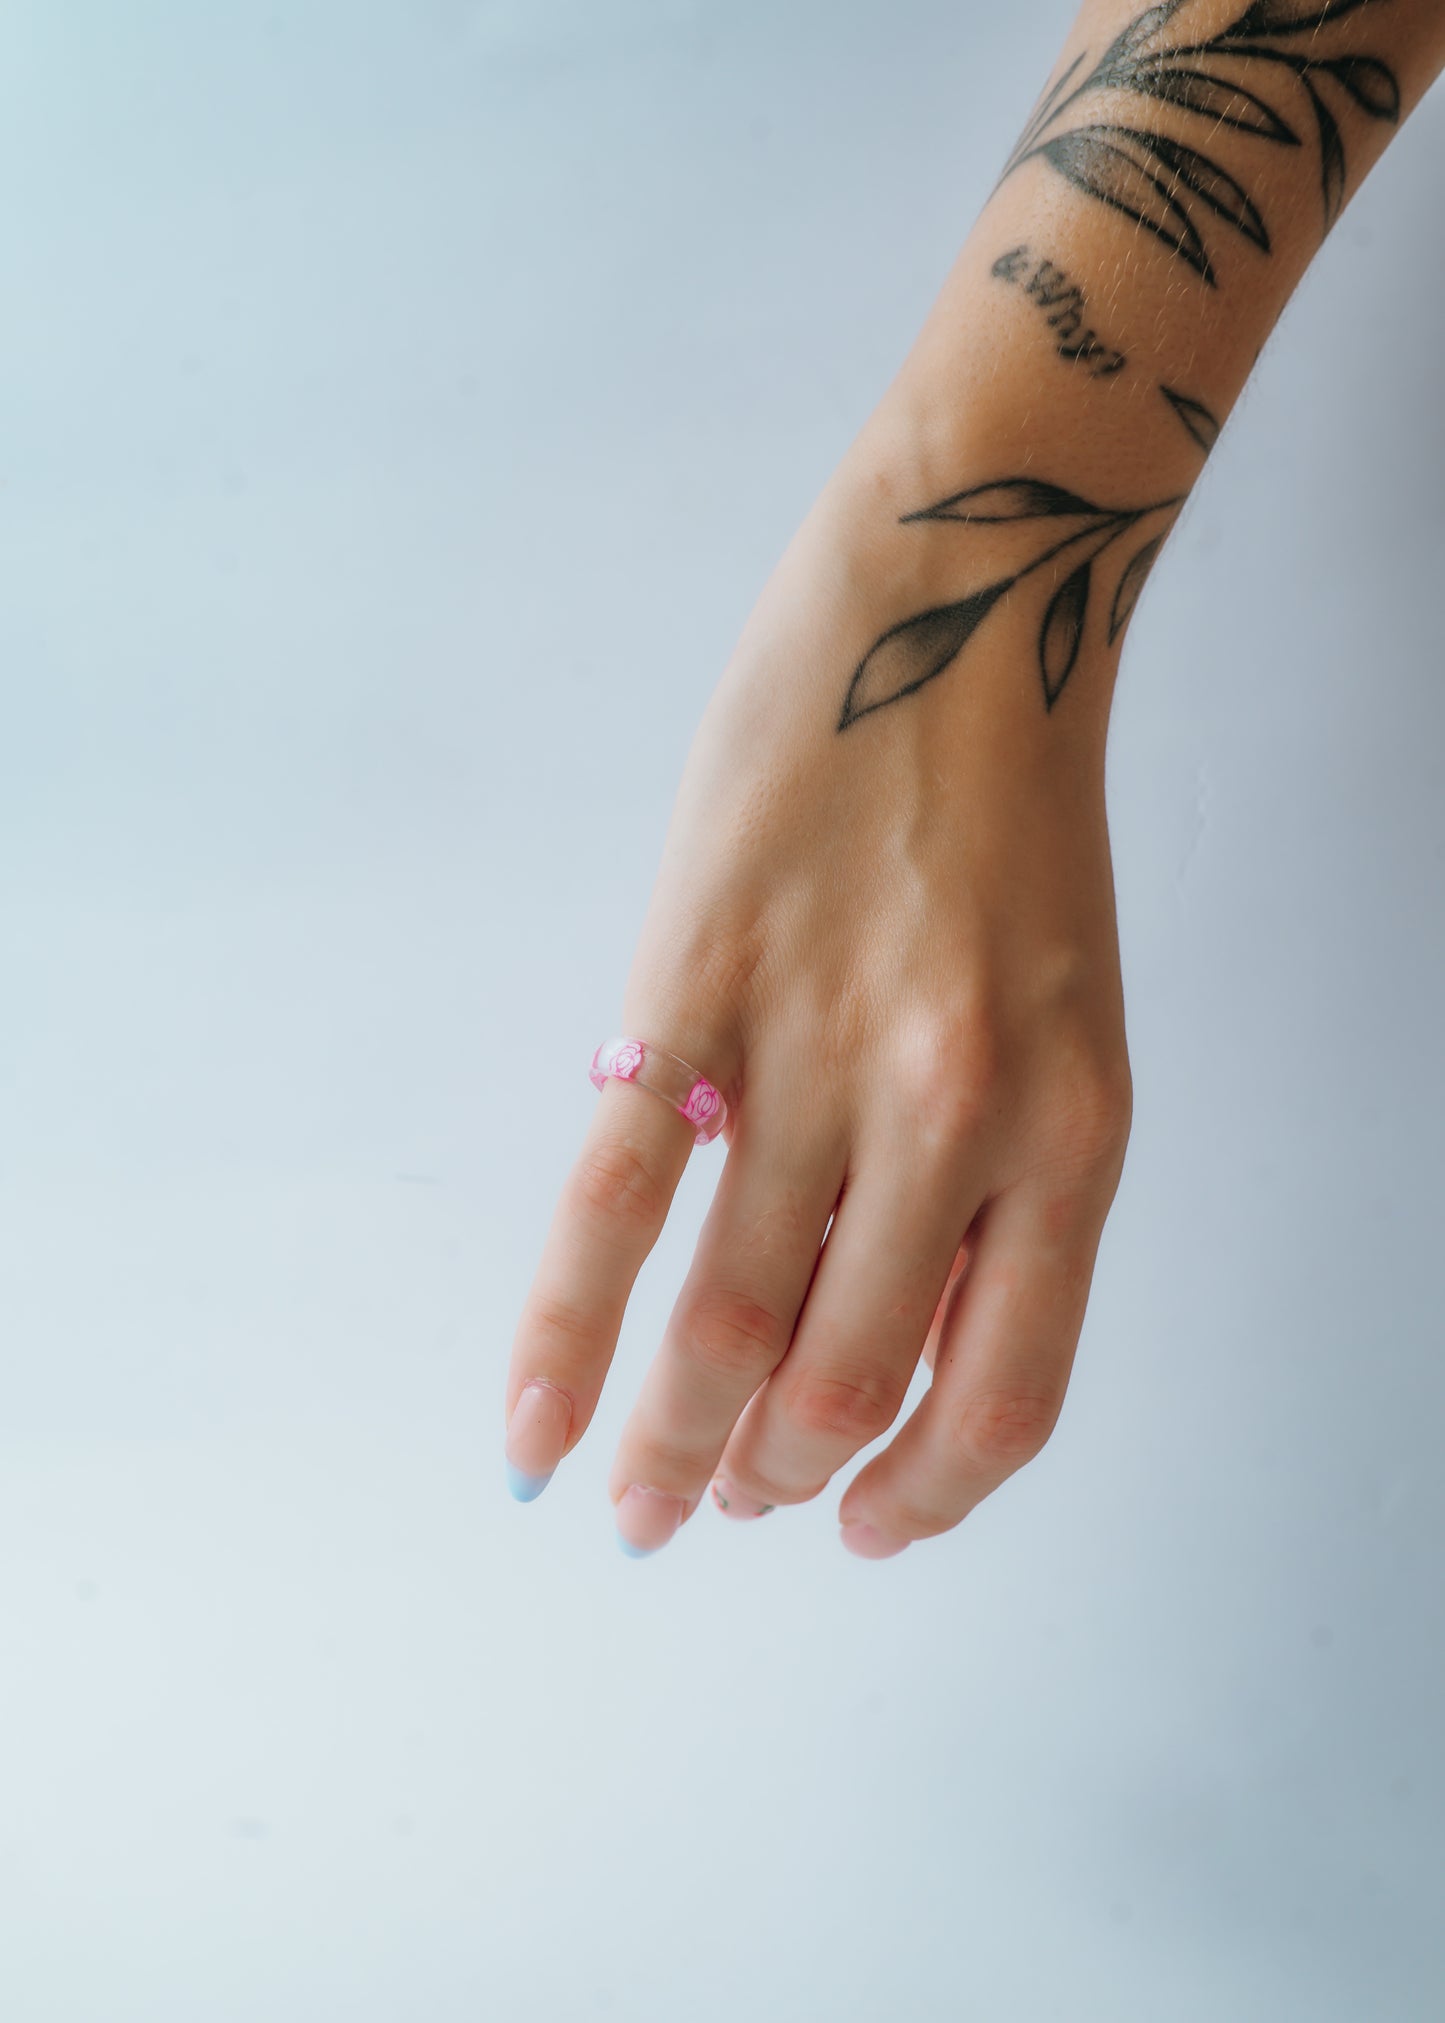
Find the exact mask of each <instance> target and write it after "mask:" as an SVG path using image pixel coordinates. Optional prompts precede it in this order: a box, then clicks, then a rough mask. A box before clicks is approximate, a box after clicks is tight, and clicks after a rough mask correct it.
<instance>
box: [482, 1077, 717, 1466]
mask: <svg viewBox="0 0 1445 2023" xmlns="http://www.w3.org/2000/svg"><path fill="white" fill-rule="evenodd" d="M694 1137H695V1132H694V1128H693V1126H692V1125H691V1124H689V1123H688V1122H687V1120H686V1119H685V1118H684V1117H681V1116H679V1115H678V1113H677V1112H676V1111H675V1110H673V1109H672V1108H671V1107H670V1106H669V1105H668V1104H667V1103H666V1102H664V1101H662V1100H660V1099H659V1098H658V1097H657V1096H655V1095H654V1094H653V1093H652V1092H651V1091H650V1090H648V1089H644V1088H639V1087H636V1086H633V1085H631V1084H629V1083H627V1082H620V1081H614V1080H609V1081H608V1082H607V1083H606V1085H605V1087H604V1088H603V1090H602V1092H601V1094H600V1095H599V1097H598V1099H597V1109H596V1112H595V1114H594V1116H593V1119H592V1122H591V1124H590V1126H589V1127H588V1130H587V1135H586V1137H585V1138H584V1139H583V1142H582V1150H581V1153H580V1154H579V1156H578V1158H577V1161H576V1164H575V1165H574V1166H573V1167H572V1170H571V1172H570V1173H569V1174H568V1176H567V1179H566V1181H565V1182H564V1184H563V1187H562V1193H561V1196H560V1198H559V1200H558V1203H557V1207H556V1210H555V1212H554V1214H553V1217H552V1223H551V1227H550V1229H549V1230H548V1232H547V1240H546V1243H545V1244H544V1246H543V1250H542V1259H541V1263H540V1264H539V1265H538V1267H537V1273H536V1277H535V1278H534V1279H533V1281H532V1286H531V1290H530V1291H529V1293H528V1295H527V1300H526V1304H525V1306H524V1307H523V1310H522V1317H521V1320H520V1322H519V1323H518V1326H517V1334H516V1339H515V1341H514V1342H513V1345H512V1359H511V1365H510V1368H509V1370H508V1373H507V1393H506V1412H507V1443H506V1457H507V1479H508V1483H509V1485H510V1487H511V1491H512V1494H513V1495H514V1496H515V1497H516V1498H517V1499H518V1501H519V1502H523V1503H528V1502H530V1501H531V1500H532V1498H533V1497H534V1496H540V1495H541V1493H542V1491H543V1490H544V1489H545V1488H546V1486H547V1484H548V1482H549V1481H550V1480H551V1477H552V1474H553V1472H554V1471H555V1469H556V1467H557V1464H558V1463H559V1462H560V1461H561V1460H562V1458H563V1456H564V1455H565V1454H568V1453H570V1452H571V1450H572V1448H573V1447H575V1446H576V1444H577V1442H578V1441H579V1440H580V1439H581V1437H582V1435H583V1433H584V1432H585V1431H586V1428H587V1425H588V1422H589V1421H590V1419H591V1417H592V1414H593V1412H594V1411H595V1410H596V1408H597V1399H598V1396H599V1394H600V1393H601V1390H602V1383H603V1379H604V1378H605V1377H606V1375H607V1370H608V1366H609V1365H610V1363H611V1361H612V1356H613V1352H614V1350H615V1349H616V1347H617V1337H618V1334H619V1332H620V1331H621V1327H622V1316H623V1314H624V1312H625V1311H626V1307H627V1301H628V1298H629V1296H630V1295H631V1292H632V1288H633V1285H634V1284H635V1283H636V1279H637V1274H638V1272H639V1271H640V1270H641V1269H642V1265H643V1261H644V1259H645V1258H646V1257H647V1255H648V1253H649V1251H650V1250H651V1249H652V1247H653V1245H654V1244H655V1243H656V1241H657V1238H658V1235H659V1233H660V1232H661V1229H662V1225H663V1223H664V1222H665V1221H666V1220H667V1212H668V1209H669V1208H670V1207H671V1205H672V1199H673V1196H674V1194H675V1193H676V1192H677V1183H678V1181H679V1180H680V1179H681V1178H682V1172H683V1168H684V1167H685V1166H686V1164H687V1158H688V1153H689V1152H690V1151H691V1150H692V1147H693V1142H694Z"/></svg>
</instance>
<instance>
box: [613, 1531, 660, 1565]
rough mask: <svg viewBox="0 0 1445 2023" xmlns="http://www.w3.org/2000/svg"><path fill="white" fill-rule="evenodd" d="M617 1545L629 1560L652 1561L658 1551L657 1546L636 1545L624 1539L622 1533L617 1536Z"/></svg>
mask: <svg viewBox="0 0 1445 2023" xmlns="http://www.w3.org/2000/svg"><path fill="white" fill-rule="evenodd" d="M617 1543H618V1545H619V1546H620V1548H621V1549H622V1551H623V1552H625V1553H626V1554H627V1557H628V1558H629V1559H651V1558H652V1555H653V1554H654V1553H655V1552H656V1550H657V1547H656V1546H655V1545H634V1544H633V1543H632V1540H631V1539H630V1538H624V1537H623V1536H622V1533H621V1532H620V1531H619V1532H618V1534H617Z"/></svg>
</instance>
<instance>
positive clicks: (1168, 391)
mask: <svg viewBox="0 0 1445 2023" xmlns="http://www.w3.org/2000/svg"><path fill="white" fill-rule="evenodd" d="M1159 391H1160V392H1161V393H1162V394H1163V396H1164V398H1165V399H1166V400H1167V401H1168V403H1169V405H1170V407H1172V408H1173V410H1174V412H1175V414H1176V415H1177V416H1178V417H1179V419H1180V421H1181V422H1182V423H1183V425H1184V427H1185V428H1186V429H1187V430H1188V432H1189V434H1190V435H1191V436H1193V438H1194V440H1195V442H1197V443H1198V445H1199V447H1200V449H1202V450H1203V452H1204V454H1205V456H1208V455H1209V452H1210V451H1211V450H1212V449H1213V448H1214V445H1215V443H1216V442H1218V440H1219V430H1220V423H1219V421H1218V419H1217V417H1216V416H1214V415H1212V414H1211V413H1210V411H1209V409H1208V408H1207V407H1206V406H1205V405H1204V402H1203V401H1202V400H1191V399H1190V397H1189V395H1188V394H1187V393H1177V392H1176V391H1175V390H1174V388H1173V387H1172V386H1161V387H1160V389H1159Z"/></svg>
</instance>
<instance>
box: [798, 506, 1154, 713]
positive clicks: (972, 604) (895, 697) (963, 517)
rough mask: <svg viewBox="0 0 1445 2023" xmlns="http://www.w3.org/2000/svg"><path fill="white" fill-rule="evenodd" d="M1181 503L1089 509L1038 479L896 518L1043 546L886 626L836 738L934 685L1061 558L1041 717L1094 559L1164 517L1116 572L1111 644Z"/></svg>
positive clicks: (1047, 634) (1072, 648) (1083, 627)
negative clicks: (1028, 583) (1012, 532)
mask: <svg viewBox="0 0 1445 2023" xmlns="http://www.w3.org/2000/svg"><path fill="white" fill-rule="evenodd" d="M1183 503H1184V501H1183V498H1182V496H1181V497H1178V498H1172V499H1160V500H1159V501H1157V502H1156V503H1155V504H1153V505H1149V506H1129V507H1115V506H1097V505H1095V504H1094V503H1093V502H1092V501H1091V500H1089V499H1085V498H1081V497H1080V496H1079V494H1078V493H1077V492H1068V491H1065V490H1063V488H1062V487H1061V486H1058V485H1050V484H1046V483H1044V482H1043V481H1041V480H1040V479H1038V478H1003V479H1000V480H998V481H996V482H994V483H991V484H986V485H975V486H974V487H972V489H970V490H968V491H964V492H954V493H953V494H951V495H950V497H948V498H946V499H940V500H939V501H938V502H937V503H936V504H935V505H931V506H924V507H922V508H921V509H920V510H919V511H917V512H914V513H905V514H904V515H903V516H902V518H901V520H900V522H899V524H900V526H915V525H917V524H919V523H920V522H924V521H936V522H937V521H941V522H945V523H947V522H953V523H956V524H958V525H961V526H964V527H999V526H1004V525H1008V524H1011V523H1025V524H1034V525H1037V526H1038V527H1039V529H1040V530H1041V533H1042V535H1043V540H1044V545H1043V546H1042V548H1041V549H1040V551H1039V552H1038V553H1037V554H1035V555H1034V556H1033V557H1032V558H1031V559H1030V560H1028V561H1026V562H1025V563H1024V564H1023V565H1022V567H1020V568H1018V569H1015V570H1014V572H1013V574H1012V575H1009V576H1003V577H1000V578H998V579H996V580H995V581H993V582H991V583H986V584H985V585H984V586H983V587H982V588H981V589H978V590H973V591H970V592H969V593H968V595H967V596H964V597H961V598H959V599H958V600H957V601H956V602H955V603H952V604H940V605H936V606H934V607H933V608H932V609H930V610H928V611H920V612H918V613H917V614H916V615H915V616H914V617H912V618H905V619H903V620H901V621H900V622H899V623H898V624H897V625H892V626H890V627H889V628H888V630H887V631H886V632H885V633H883V634H881V636H880V637H879V638H878V639H876V640H875V641H874V642H873V644H872V646H870V647H869V649H868V651H867V652H866V653H865V654H864V656H863V658H862V660H861V661H860V662H859V663H858V666H857V667H856V668H855V669H854V672H853V677H852V680H851V681H850V682H849V684H848V692H847V694H846V695H845V696H844V698H843V708H842V711H841V713H840V715H839V717H838V722H837V726H836V728H837V729H838V730H839V731H845V730H847V729H848V728H849V727H850V725H852V724H855V723H857V722H858V721H859V719H860V718H861V717H865V716H871V715H872V714H873V713H874V711H876V710H880V709H886V708H887V707H888V706H889V705H890V704H892V703H895V702H902V701H903V699H904V698H905V697H906V696H910V695H916V694H917V693H918V691H919V689H921V688H924V687H926V686H927V685H928V683H929V682H931V681H936V680H937V679H938V677H939V676H940V675H941V674H944V673H945V672H946V671H947V670H948V669H949V668H950V667H951V666H952V665H953V663H954V662H955V661H956V660H957V659H958V658H959V656H960V655H961V654H962V653H963V652H964V650H965V649H966V648H967V646H968V645H969V643H970V641H971V640H972V639H973V636H974V634H975V633H976V632H977V631H978V629H979V627H980V626H981V625H982V624H983V622H984V620H985V619H986V618H987V617H988V615H989V613H990V612H991V611H992V610H993V608H994V606H995V605H996V604H997V603H999V601H1000V600H1001V599H1002V598H1004V597H1005V596H1007V594H1008V592H1009V591H1011V590H1012V589H1013V588H1014V587H1015V585H1017V584H1019V583H1022V582H1023V581H1024V580H1025V579H1026V578H1027V577H1030V576H1032V575H1033V574H1034V573H1035V572H1036V571H1037V570H1040V569H1042V568H1043V567H1044V566H1045V565H1046V564H1047V563H1049V562H1052V561H1054V560H1055V559H1056V557H1059V556H1064V555H1067V556H1068V557H1069V560H1070V562H1071V563H1072V567H1071V568H1070V570H1069V573H1068V574H1067V575H1066V577H1065V578H1064V581H1063V583H1062V584H1061V585H1060V586H1059V588H1058V589H1056V590H1055V591H1054V592H1053V594H1052V595H1051V597H1050V599H1049V602H1048V605H1047V607H1046V608H1045V611H1044V614H1043V619H1042V623H1041V625H1040V628H1039V643H1038V663H1039V677H1040V680H1041V682H1042V685H1043V692H1044V707H1045V709H1049V710H1051V709H1052V708H1053V707H1054V704H1055V703H1056V702H1057V701H1058V699H1059V697H1060V695H1061V694H1062V693H1063V690H1064V687H1065V684H1066V683H1067V682H1068V679H1069V677H1070V675H1071V674H1072V673H1073V671H1074V668H1075V666H1076V665H1077V662H1078V659H1079V654H1080V651H1081V649H1082V647H1083V644H1084V639H1085V636H1086V633H1087V629H1088V617H1089V608H1090V602H1091V597H1092V592H1093V589H1094V585H1095V579H1096V577H1097V575H1098V563H1099V559H1100V557H1101V556H1102V555H1103V554H1104V552H1105V551H1106V550H1107V549H1109V548H1111V547H1112V546H1113V545H1114V543H1115V542H1116V541H1119V540H1121V539H1123V537H1124V536H1126V535H1127V534H1129V533H1130V532H1131V531H1132V530H1133V529H1134V528H1135V527H1136V526H1138V525H1139V524H1140V523H1141V522H1142V521H1145V520H1148V519H1150V518H1152V517H1155V516H1157V515H1159V514H1168V515H1169V516H1170V521H1166V523H1165V525H1164V526H1163V527H1162V528H1161V529H1160V530H1159V531H1158V532H1157V533H1155V534H1154V535H1152V536H1151V537H1150V538H1149V539H1148V540H1147V541H1146V542H1145V544H1144V546H1143V547H1142V548H1140V550H1139V551H1138V553H1137V554H1136V555H1135V556H1134V557H1133V559H1132V560H1131V561H1130V562H1129V563H1128V564H1127V565H1126V566H1125V569H1124V572H1123V576H1122V578H1121V580H1120V583H1119V585H1118V586H1117V588H1116V590H1115V593H1114V599H1113V604H1112V606H1111V615H1110V620H1109V639H1110V641H1111V642H1112V641H1113V640H1114V639H1116V638H1117V637H1118V635H1119V633H1120V632H1121V631H1122V630H1123V628H1124V626H1125V625H1126V624H1127V623H1128V621H1129V615H1130V613H1131V612H1132V611H1133V608H1134V604H1135V602H1136V600H1137V598H1138V595H1139V591H1140V590H1141V589H1142V588H1143V583H1144V578H1145V576H1147V575H1148V573H1149V566H1150V564H1151V563H1152V561H1153V559H1154V556H1155V555H1156V554H1157V553H1158V551H1159V549H1160V547H1161V546H1162V545H1163V541H1164V536H1165V534H1166V533H1167V532H1168V527H1169V524H1170V522H1171V521H1172V519H1173V516H1174V515H1175V514H1176V513H1177V512H1178V510H1179V508H1180V506H1182V505H1183ZM1070 523H1072V525H1071V524H1070ZM1141 558H1144V559H1143V560H1142V563H1141Z"/></svg>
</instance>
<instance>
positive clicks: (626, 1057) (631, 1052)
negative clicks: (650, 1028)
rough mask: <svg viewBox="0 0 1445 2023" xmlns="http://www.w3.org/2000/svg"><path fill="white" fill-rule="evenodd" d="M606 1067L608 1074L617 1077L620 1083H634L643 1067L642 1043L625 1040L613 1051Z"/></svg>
mask: <svg viewBox="0 0 1445 2023" xmlns="http://www.w3.org/2000/svg"><path fill="white" fill-rule="evenodd" d="M606 1066H607V1072H608V1074H609V1075H616V1077H617V1079H618V1080H619V1081H620V1082H630V1081H632V1079H633V1078H634V1076H635V1075H636V1074H637V1071H638V1069H639V1068H640V1067H641V1066H642V1042H641V1041H640V1040H624V1041H623V1042H622V1044H621V1045H620V1046H617V1047H614V1048H613V1049H612V1053H611V1056H610V1058H609V1059H608V1061H607V1063H606Z"/></svg>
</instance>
